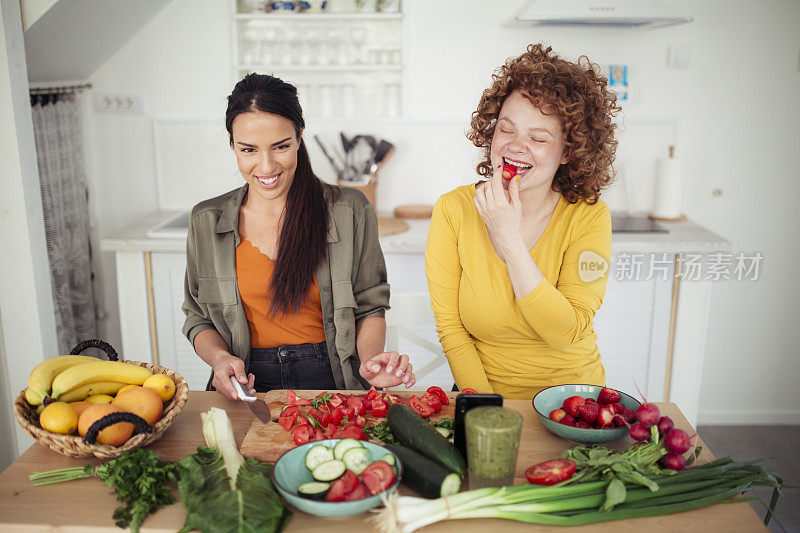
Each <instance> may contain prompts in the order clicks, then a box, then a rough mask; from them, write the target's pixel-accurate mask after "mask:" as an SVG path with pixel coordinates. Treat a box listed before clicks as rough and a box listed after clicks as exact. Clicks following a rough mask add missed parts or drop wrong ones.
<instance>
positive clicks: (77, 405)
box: [69, 401, 92, 418]
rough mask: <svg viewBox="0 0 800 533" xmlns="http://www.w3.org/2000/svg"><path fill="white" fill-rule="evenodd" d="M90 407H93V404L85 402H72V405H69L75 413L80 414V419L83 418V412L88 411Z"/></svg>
mask: <svg viewBox="0 0 800 533" xmlns="http://www.w3.org/2000/svg"><path fill="white" fill-rule="evenodd" d="M90 405H92V404H90V403H89V402H86V401H83V402H70V404H69V406H70V407H72V408H73V409H75V412H76V413H78V418H80V417H81V414H83V412H84V411H85V410H86V408H87V407H89V406H90Z"/></svg>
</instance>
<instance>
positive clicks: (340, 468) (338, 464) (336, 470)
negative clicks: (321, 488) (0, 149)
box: [311, 459, 347, 481]
mask: <svg viewBox="0 0 800 533" xmlns="http://www.w3.org/2000/svg"><path fill="white" fill-rule="evenodd" d="M345 470H347V467H346V466H345V465H344V463H343V462H342V461H339V460H338V459H334V460H332V461H325V462H324V463H321V464H319V465H317V467H316V468H315V469H314V470H312V471H311V475H312V476H314V479H316V480H317V481H333V480H334V479H336V478H337V477H339V476H341V475H342V474H344V471H345Z"/></svg>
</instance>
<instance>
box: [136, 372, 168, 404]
mask: <svg viewBox="0 0 800 533" xmlns="http://www.w3.org/2000/svg"><path fill="white" fill-rule="evenodd" d="M142 387H147V388H149V389H153V390H155V391H156V392H157V393H158V395H159V396H161V401H162V402H168V401H169V400H170V399H172V397H173V396H175V382H174V381H172V378H171V377H169V376H168V375H166V374H153V375H152V376H150V377H149V378H147V379H146V380H145V381H144V383H142Z"/></svg>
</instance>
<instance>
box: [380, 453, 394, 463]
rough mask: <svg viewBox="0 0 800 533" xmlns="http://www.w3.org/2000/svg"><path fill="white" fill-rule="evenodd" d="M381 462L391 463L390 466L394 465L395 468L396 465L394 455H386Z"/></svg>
mask: <svg viewBox="0 0 800 533" xmlns="http://www.w3.org/2000/svg"><path fill="white" fill-rule="evenodd" d="M381 461H384V462H386V463H389V464H390V465H392V466H394V465H395V461H394V455H392V454H390V453H387V454H386V455H384V456H383V457H381Z"/></svg>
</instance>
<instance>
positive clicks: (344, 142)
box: [339, 131, 353, 154]
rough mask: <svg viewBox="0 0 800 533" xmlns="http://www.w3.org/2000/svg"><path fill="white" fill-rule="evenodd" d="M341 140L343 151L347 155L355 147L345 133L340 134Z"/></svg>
mask: <svg viewBox="0 0 800 533" xmlns="http://www.w3.org/2000/svg"><path fill="white" fill-rule="evenodd" d="M339 138H340V139H341V140H342V149H344V153H345V154H347V153H348V152H349V151H350V149H351V148H352V147H353V141H352V139H348V138H347V135H345V134H344V132H343V131H340V132H339Z"/></svg>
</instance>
